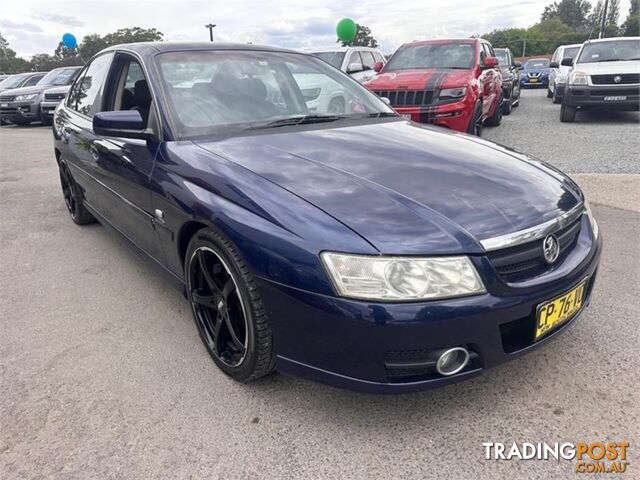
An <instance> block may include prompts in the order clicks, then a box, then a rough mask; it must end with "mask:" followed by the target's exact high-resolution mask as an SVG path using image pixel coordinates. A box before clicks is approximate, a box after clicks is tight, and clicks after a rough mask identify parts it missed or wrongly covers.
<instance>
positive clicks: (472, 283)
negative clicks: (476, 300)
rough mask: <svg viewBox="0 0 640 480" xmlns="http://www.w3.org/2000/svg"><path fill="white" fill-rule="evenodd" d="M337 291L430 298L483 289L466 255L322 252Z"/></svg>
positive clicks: (380, 296) (370, 297)
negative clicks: (381, 254)
mask: <svg viewBox="0 0 640 480" xmlns="http://www.w3.org/2000/svg"><path fill="white" fill-rule="evenodd" d="M320 256H321V258H322V261H323V263H324V265H325V267H326V269H327V271H328V272H329V276H330V277H331V280H332V281H333V284H334V286H335V288H336V290H337V292H338V294H339V295H341V296H343V297H351V298H362V299H368V300H382V301H406V300H432V299H440V298H451V297H464V296H468V295H477V294H480V293H485V292H486V290H485V288H484V285H483V283H482V280H481V279H480V277H479V276H478V273H477V272H476V269H475V268H474V267H473V264H472V263H471V260H469V258H468V257H464V256H460V257H430V258H416V257H385V256H369V255H350V254H345V253H333V252H323V253H322V254H321V255H320Z"/></svg>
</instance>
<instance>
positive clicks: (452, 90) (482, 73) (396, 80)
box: [364, 38, 502, 135]
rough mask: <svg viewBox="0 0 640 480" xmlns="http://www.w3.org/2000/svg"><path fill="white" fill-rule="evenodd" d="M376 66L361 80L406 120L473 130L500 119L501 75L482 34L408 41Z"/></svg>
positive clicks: (491, 49) (480, 128)
mask: <svg viewBox="0 0 640 480" xmlns="http://www.w3.org/2000/svg"><path fill="white" fill-rule="evenodd" d="M375 70H376V71H377V72H379V74H378V75H376V76H375V77H373V78H372V79H371V80H369V81H367V82H365V83H364V85H365V86H366V87H367V88H369V89H370V90H372V91H373V92H375V93H376V94H377V95H379V96H380V97H383V98H387V99H389V103H390V104H391V106H392V107H393V108H395V109H396V111H397V112H398V113H400V114H402V115H406V116H407V118H411V120H414V121H416V122H421V123H433V124H436V125H441V126H444V127H449V128H451V129H453V130H458V131H461V132H467V133H473V134H476V135H480V132H481V130H482V126H483V124H486V125H493V126H495V125H500V122H501V121H502V108H500V105H502V77H501V75H500V70H498V59H497V58H496V57H495V55H494V53H493V47H492V46H491V44H490V43H489V42H487V41H486V40H482V39H476V38H468V39H462V40H431V41H426V42H413V43H408V44H406V45H403V46H401V47H400V48H399V49H398V50H397V51H396V52H395V53H394V54H393V56H392V57H391V58H390V59H389V61H388V62H387V64H386V65H384V66H383V65H382V64H381V63H377V64H376V65H375Z"/></svg>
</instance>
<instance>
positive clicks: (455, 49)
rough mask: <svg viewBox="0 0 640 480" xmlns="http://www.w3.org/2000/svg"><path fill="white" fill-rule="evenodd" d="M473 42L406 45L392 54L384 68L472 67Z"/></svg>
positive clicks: (473, 57) (473, 56)
mask: <svg viewBox="0 0 640 480" xmlns="http://www.w3.org/2000/svg"><path fill="white" fill-rule="evenodd" d="M474 59H475V45H474V44H473V43H429V44H427V45H407V46H404V47H401V48H400V49H399V50H398V51H397V52H396V53H394V54H393V56H392V57H391V59H390V60H389V62H388V63H387V65H386V66H385V68H384V71H385V72H388V71H392V70H409V69H412V68H464V69H467V68H472V67H473V65H474V63H475V61H474Z"/></svg>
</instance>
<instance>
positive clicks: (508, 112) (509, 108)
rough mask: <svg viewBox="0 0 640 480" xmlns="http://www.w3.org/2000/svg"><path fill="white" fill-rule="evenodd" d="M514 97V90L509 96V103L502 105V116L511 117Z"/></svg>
mask: <svg viewBox="0 0 640 480" xmlns="http://www.w3.org/2000/svg"><path fill="white" fill-rule="evenodd" d="M512 95H513V89H512V90H511V91H510V92H509V95H508V96H507V101H506V102H504V101H503V103H502V114H503V115H511V111H512V110H513V99H512V98H511V97H512Z"/></svg>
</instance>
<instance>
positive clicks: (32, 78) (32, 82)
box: [23, 75, 44, 87]
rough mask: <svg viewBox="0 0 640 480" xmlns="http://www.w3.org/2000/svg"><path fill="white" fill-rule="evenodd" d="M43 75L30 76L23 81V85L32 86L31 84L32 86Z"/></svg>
mask: <svg viewBox="0 0 640 480" xmlns="http://www.w3.org/2000/svg"><path fill="white" fill-rule="evenodd" d="M43 76H44V75H34V76H33V77H30V78H29V80H27V81H26V82H24V85H23V87H32V86H34V85H35V84H36V83H38V82H39V81H40V80H42V77H43Z"/></svg>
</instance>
